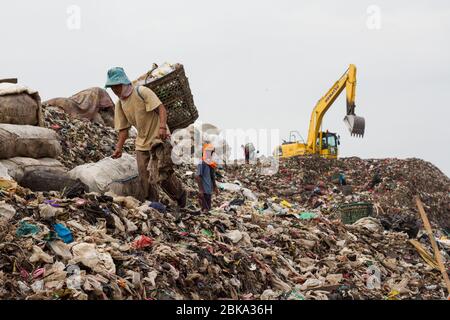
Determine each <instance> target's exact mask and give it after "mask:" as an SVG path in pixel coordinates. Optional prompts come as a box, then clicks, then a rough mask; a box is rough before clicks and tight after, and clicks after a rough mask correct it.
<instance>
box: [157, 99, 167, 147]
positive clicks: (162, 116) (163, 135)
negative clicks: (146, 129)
mask: <svg viewBox="0 0 450 320" xmlns="http://www.w3.org/2000/svg"><path fill="white" fill-rule="evenodd" d="M158 115H159V138H160V139H162V140H166V139H167V137H168V132H167V110H166V107H165V106H164V105H163V104H161V105H160V106H159V107H158Z"/></svg>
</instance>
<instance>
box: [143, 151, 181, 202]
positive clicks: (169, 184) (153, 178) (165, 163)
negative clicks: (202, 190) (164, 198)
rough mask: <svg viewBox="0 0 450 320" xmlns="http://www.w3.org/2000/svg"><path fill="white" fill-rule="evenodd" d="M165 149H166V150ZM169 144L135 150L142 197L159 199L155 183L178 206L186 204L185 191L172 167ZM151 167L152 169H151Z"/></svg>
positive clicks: (153, 199)
mask: <svg viewBox="0 0 450 320" xmlns="http://www.w3.org/2000/svg"><path fill="white" fill-rule="evenodd" d="M166 149H167V150H166ZM170 151H171V148H170V145H160V146H158V147H157V148H153V149H152V150H151V151H136V160H137V166H138V171H139V178H140V182H141V186H142V198H143V199H146V200H150V201H159V195H158V189H157V184H159V185H160V186H161V188H162V189H163V190H164V192H165V193H167V195H168V196H169V197H170V198H171V199H172V200H174V201H176V202H177V203H178V205H179V206H180V207H184V206H186V191H185V190H184V187H183V184H182V182H181V181H180V180H179V179H178V178H177V177H176V175H175V172H174V171H173V168H172V165H173V164H172V160H171V159H170V157H169V156H166V154H169V155H170ZM149 169H150V170H149ZM151 169H153V170H151Z"/></svg>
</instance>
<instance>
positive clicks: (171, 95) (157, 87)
mask: <svg viewBox="0 0 450 320" xmlns="http://www.w3.org/2000/svg"><path fill="white" fill-rule="evenodd" d="M150 73H151V72H149V75H150ZM144 86H146V87H147V88H150V89H151V90H153V92H155V94H156V95H157V96H158V98H159V99H160V100H161V102H162V103H163V104H164V106H165V107H166V108H167V113H168V115H167V124H168V125H169V129H170V131H171V132H174V131H175V130H176V129H182V128H186V127H187V126H189V125H190V124H192V123H194V122H195V120H197V118H198V111H197V108H196V107H195V105H194V98H193V96H192V93H191V89H190V87H189V81H188V78H187V77H186V75H185V73H184V67H183V66H182V65H181V64H177V65H176V67H175V70H174V71H172V72H171V73H169V74H167V75H165V76H163V77H161V78H159V79H157V80H155V81H152V82H149V83H147V79H146V81H145V84H144Z"/></svg>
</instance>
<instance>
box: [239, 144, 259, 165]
mask: <svg viewBox="0 0 450 320" xmlns="http://www.w3.org/2000/svg"><path fill="white" fill-rule="evenodd" d="M241 147H242V148H243V149H244V156H245V163H246V164H249V163H250V160H251V161H252V162H253V161H255V158H256V157H255V151H256V149H255V146H254V145H253V143H251V142H249V143H247V144H246V145H245V146H244V145H242V146H241Z"/></svg>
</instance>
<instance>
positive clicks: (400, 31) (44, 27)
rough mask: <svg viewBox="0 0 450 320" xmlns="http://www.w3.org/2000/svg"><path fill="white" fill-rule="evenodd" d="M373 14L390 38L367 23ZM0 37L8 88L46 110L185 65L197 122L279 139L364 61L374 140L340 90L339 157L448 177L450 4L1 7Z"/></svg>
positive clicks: (361, 74)
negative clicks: (428, 169)
mask: <svg viewBox="0 0 450 320" xmlns="http://www.w3.org/2000/svg"><path fill="white" fill-rule="evenodd" d="M73 4H75V5H78V6H79V8H80V9H81V15H80V17H81V20H80V22H81V24H80V27H81V28H80V29H75V30H71V29H70V28H68V26H67V22H68V19H69V16H70V14H68V13H67V8H68V7H69V6H70V5H73ZM370 5H376V6H378V7H379V8H380V10H381V28H380V29H370V28H368V26H367V21H368V19H369V17H370V16H371V15H370V14H369V13H368V12H367V9H368V7H369V6H370ZM70 21H73V20H70ZM0 27H1V30H2V42H1V49H2V50H1V60H0V78H2V77H13V76H16V77H18V78H19V80H20V83H22V84H25V85H28V86H30V87H32V88H35V89H37V90H39V92H40V93H41V96H42V99H43V100H46V99H49V98H53V97H57V96H70V95H72V94H74V93H76V92H78V91H80V90H82V89H85V88H88V87H91V86H103V85H104V82H105V78H106V71H107V69H108V68H109V67H111V66H123V67H124V68H125V69H126V71H127V73H128V74H129V76H130V78H133V79H134V78H136V77H137V76H139V75H140V74H142V73H143V72H145V71H147V69H148V68H149V67H150V66H151V64H152V63H153V62H157V63H162V62H164V61H169V62H181V63H183V64H184V65H185V68H186V71H187V73H188V76H189V79H190V84H191V89H192V91H193V94H194V99H195V102H196V105H197V107H198V109H199V111H200V119H201V120H203V121H205V122H210V123H214V124H216V125H217V126H219V127H221V128H243V129H248V128H258V129H259V128H268V129H280V130H281V131H280V135H281V137H282V138H287V137H288V135H289V131H290V130H298V131H299V132H300V133H301V134H302V135H303V136H305V137H306V135H307V130H308V124H309V117H310V113H311V110H312V108H313V107H314V105H315V103H316V102H317V100H318V99H319V98H320V97H321V96H322V95H323V94H324V93H325V92H326V91H327V90H328V88H329V87H330V86H331V85H332V84H333V83H334V81H335V80H337V79H338V77H339V76H340V75H341V74H342V73H343V72H344V71H345V70H346V68H347V67H348V64H349V63H354V64H356V66H357V67H358V87H357V109H356V111H357V114H358V115H361V116H364V117H365V118H366V135H365V138H364V139H356V138H353V137H350V135H349V133H348V131H347V129H346V127H345V125H344V123H343V122H342V119H343V117H344V115H345V94H343V95H342V96H341V97H340V98H339V99H338V100H337V101H336V102H335V105H334V106H333V107H332V108H331V109H330V111H329V112H328V113H327V115H326V117H325V120H324V121H325V122H324V129H326V128H328V129H329V130H330V131H334V132H338V133H339V134H340V136H341V142H342V143H341V155H343V156H358V157H361V158H381V157H398V158H406V157H418V158H422V159H425V160H428V161H431V162H432V163H434V164H435V165H437V166H438V167H439V168H440V169H441V170H442V171H444V172H445V173H446V174H447V175H450V151H449V150H450V148H449V136H450V129H449V127H450V126H449V116H450V105H449V101H450V41H449V39H450V3H449V2H448V1H446V0H434V1H433V0H431V1H419V0H417V1H411V0H410V1H406V0H398V1H387V0H386V1H384V0H383V1H382V0H372V1H365V0H350V1H331V0H330V1H325V0H311V1H301V2H300V1H294V0H292V1H288V0H277V1H275V0H274V1H267V0H262V1H261V0H259V1H242V0H227V1H214V0H190V1H185V0H176V1H174V0H172V1H170V0H164V1H161V0H160V1H153V0H151V1H137V0H127V1H124V0H103V1H95V0H85V1H76V0H72V1H66V0H59V1H51V0H40V1H31V0H29V1H20V0H16V1H2V8H1V10H0Z"/></svg>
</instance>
